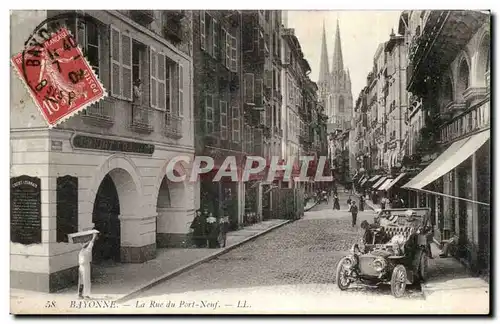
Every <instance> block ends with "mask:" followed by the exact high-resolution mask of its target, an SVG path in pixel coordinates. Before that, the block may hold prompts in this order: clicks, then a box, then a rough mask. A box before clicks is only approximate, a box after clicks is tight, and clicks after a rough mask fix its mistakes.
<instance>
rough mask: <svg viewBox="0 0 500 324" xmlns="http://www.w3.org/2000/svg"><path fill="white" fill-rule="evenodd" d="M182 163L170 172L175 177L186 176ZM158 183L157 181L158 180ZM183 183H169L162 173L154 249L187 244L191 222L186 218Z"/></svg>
mask: <svg viewBox="0 0 500 324" xmlns="http://www.w3.org/2000/svg"><path fill="white" fill-rule="evenodd" d="M181 165H183V164H182V163H179V166H175V167H174V168H173V170H168V168H167V169H166V170H167V172H170V171H172V172H173V175H174V176H175V177H182V176H186V175H187V173H186V170H185V168H184V167H183V166H181ZM158 182H159V179H158ZM185 185H186V184H185V182H184V181H182V182H178V181H171V180H170V179H169V178H168V176H167V175H166V174H165V173H163V177H162V178H161V182H160V183H159V187H158V196H157V198H156V212H157V218H156V247H157V248H169V247H185V244H188V241H189V240H188V237H187V236H188V235H187V233H188V232H189V226H190V224H191V222H192V221H193V219H192V218H187V214H188V212H187V208H186V199H187V198H186V190H185Z"/></svg>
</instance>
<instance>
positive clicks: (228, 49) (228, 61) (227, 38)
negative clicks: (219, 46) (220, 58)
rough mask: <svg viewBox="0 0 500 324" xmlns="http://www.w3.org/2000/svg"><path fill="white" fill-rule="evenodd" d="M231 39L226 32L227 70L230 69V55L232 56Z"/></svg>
mask: <svg viewBox="0 0 500 324" xmlns="http://www.w3.org/2000/svg"><path fill="white" fill-rule="evenodd" d="M231 44H232V39H231V34H229V33H228V32H226V67H227V68H228V69H231V57H232V56H231V55H232V47H231Z"/></svg>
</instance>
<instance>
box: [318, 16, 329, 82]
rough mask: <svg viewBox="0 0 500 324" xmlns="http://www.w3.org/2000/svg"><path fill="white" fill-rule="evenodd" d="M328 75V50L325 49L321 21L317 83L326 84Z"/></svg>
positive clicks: (324, 36) (324, 35)
mask: <svg viewBox="0 0 500 324" xmlns="http://www.w3.org/2000/svg"><path fill="white" fill-rule="evenodd" d="M329 74H330V67H329V66H328V50H327V47H326V32H325V21H323V39H322V40H321V58H320V61H319V76H318V83H319V84H322V83H323V84H324V83H327V82H328V75H329Z"/></svg>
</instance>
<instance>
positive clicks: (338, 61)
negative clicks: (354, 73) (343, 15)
mask: <svg viewBox="0 0 500 324" xmlns="http://www.w3.org/2000/svg"><path fill="white" fill-rule="evenodd" d="M333 50H334V52H333V64H332V73H335V72H340V71H343V70H344V62H343V59H342V45H341V44H340V27H339V20H338V19H337V31H336V33H335V48H334V49H333Z"/></svg>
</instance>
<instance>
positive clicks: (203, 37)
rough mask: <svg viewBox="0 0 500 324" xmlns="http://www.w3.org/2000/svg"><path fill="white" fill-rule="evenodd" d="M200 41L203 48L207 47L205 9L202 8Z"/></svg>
mask: <svg viewBox="0 0 500 324" xmlns="http://www.w3.org/2000/svg"><path fill="white" fill-rule="evenodd" d="M200 42H201V49H202V50H204V49H205V48H206V36H205V10H200Z"/></svg>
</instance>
